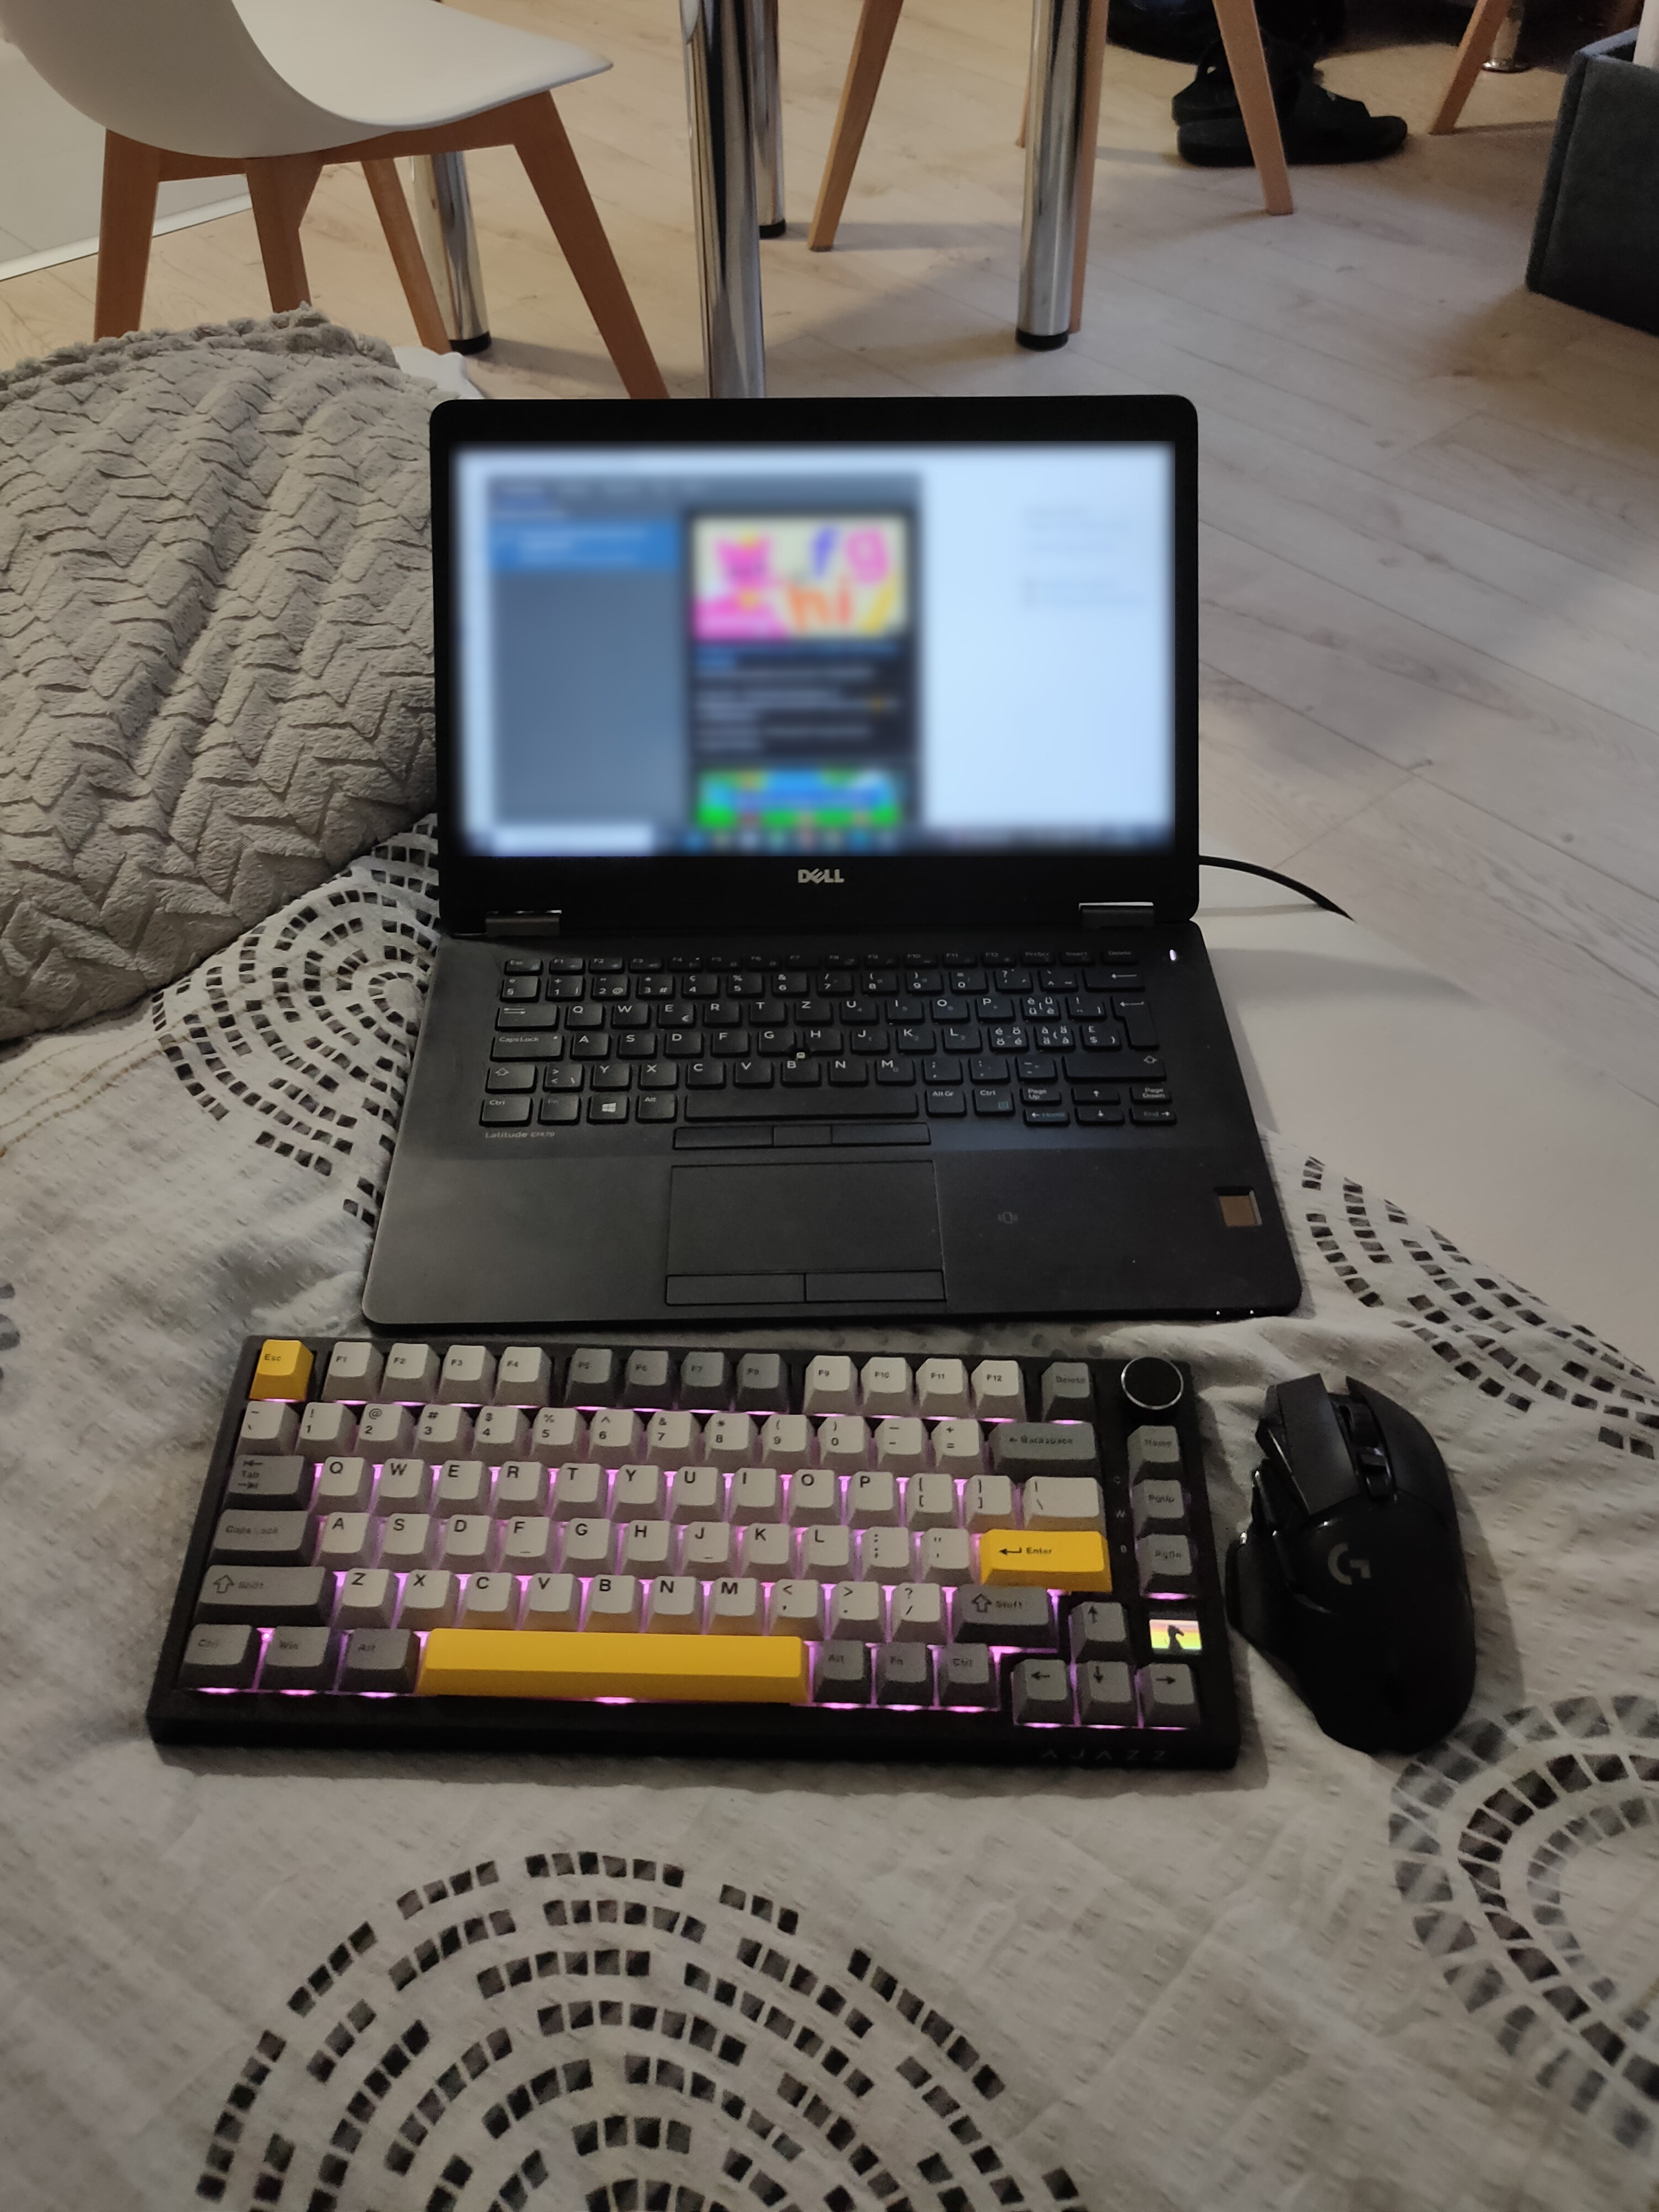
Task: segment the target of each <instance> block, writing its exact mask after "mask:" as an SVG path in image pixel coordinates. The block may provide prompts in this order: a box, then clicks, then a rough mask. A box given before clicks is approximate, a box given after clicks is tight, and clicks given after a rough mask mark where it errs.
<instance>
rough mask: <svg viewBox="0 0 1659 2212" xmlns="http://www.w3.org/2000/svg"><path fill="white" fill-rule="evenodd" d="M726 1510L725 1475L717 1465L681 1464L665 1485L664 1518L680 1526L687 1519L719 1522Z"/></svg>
mask: <svg viewBox="0 0 1659 2212" xmlns="http://www.w3.org/2000/svg"><path fill="white" fill-rule="evenodd" d="M725 1512H726V1478H725V1477H724V1476H723V1475H722V1474H721V1473H720V1469H719V1468H717V1467H683V1468H681V1469H680V1471H679V1473H678V1474H677V1475H676V1476H675V1477H674V1480H673V1481H672V1483H671V1486H670V1488H669V1497H668V1517H669V1519H670V1520H671V1521H672V1522H675V1523H676V1524H677V1526H678V1527H680V1528H684V1526H685V1525H686V1523H687V1522H690V1521H719V1520H720V1519H722V1518H723V1517H724V1516H725Z"/></svg>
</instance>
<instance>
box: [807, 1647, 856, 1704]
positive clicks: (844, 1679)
mask: <svg viewBox="0 0 1659 2212" xmlns="http://www.w3.org/2000/svg"><path fill="white" fill-rule="evenodd" d="M812 1702H813V1704H814V1705H868V1704H869V1702H870V1647H869V1645H868V1644H841V1643H835V1644H819V1646H818V1647H817V1658H816V1660H815V1661H814V1662H813V1667H812Z"/></svg>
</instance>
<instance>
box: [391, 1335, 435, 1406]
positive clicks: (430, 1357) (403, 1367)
mask: <svg viewBox="0 0 1659 2212" xmlns="http://www.w3.org/2000/svg"><path fill="white" fill-rule="evenodd" d="M440 1365H441V1362H440V1360H439V1358H438V1355H437V1353H436V1352H435V1351H434V1350H433V1349H432V1346H430V1345H429V1344H394V1345H393V1346H392V1349H391V1351H390V1352H387V1354H386V1368H385V1370H384V1372H383V1373H382V1375H381V1377H380V1387H381V1389H383V1390H384V1391H385V1392H386V1396H387V1397H388V1398H401V1399H402V1400H403V1401H404V1404H405V1405H410V1404H414V1405H418V1406H423V1405H425V1404H426V1402H427V1401H428V1399H429V1398H430V1397H431V1396H432V1395H433V1393H434V1392H435V1390H436V1389H437V1387H438V1373H439V1368H440Z"/></svg>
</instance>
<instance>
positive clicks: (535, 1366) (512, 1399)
mask: <svg viewBox="0 0 1659 2212" xmlns="http://www.w3.org/2000/svg"><path fill="white" fill-rule="evenodd" d="M552 1380H553V1370H552V1365H551V1363H550V1361H549V1359H548V1357H547V1354H546V1353H545V1352H544V1351H543V1350H542V1349H541V1347H540V1346H539V1345H535V1344H509V1345H508V1346H507V1350H506V1351H505V1352H502V1354H501V1364H499V1366H497V1368H496V1370H495V1403H496V1404H497V1405H498V1406H544V1405H545V1404H546V1403H547V1393H548V1389H549V1387H550V1384H551V1383H552Z"/></svg>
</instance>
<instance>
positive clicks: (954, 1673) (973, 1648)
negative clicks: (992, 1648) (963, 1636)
mask: <svg viewBox="0 0 1659 2212" xmlns="http://www.w3.org/2000/svg"><path fill="white" fill-rule="evenodd" d="M939 1703H940V1705H966V1706H970V1707H972V1708H973V1709H974V1710H975V1711H981V1712H994V1711H996V1710H997V1706H998V1705H999V1704H1000V1698H999V1696H998V1692H997V1667H996V1662H995V1660H994V1659H993V1657H992V1656H991V1655H990V1653H989V1651H987V1649H986V1648H985V1646H984V1645H983V1644H953V1645H952V1646H951V1649H950V1650H947V1651H941V1652H940V1653H939Z"/></svg>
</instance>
